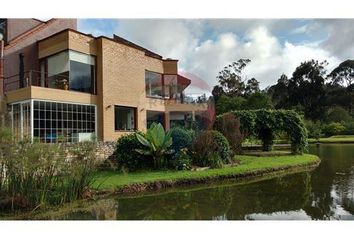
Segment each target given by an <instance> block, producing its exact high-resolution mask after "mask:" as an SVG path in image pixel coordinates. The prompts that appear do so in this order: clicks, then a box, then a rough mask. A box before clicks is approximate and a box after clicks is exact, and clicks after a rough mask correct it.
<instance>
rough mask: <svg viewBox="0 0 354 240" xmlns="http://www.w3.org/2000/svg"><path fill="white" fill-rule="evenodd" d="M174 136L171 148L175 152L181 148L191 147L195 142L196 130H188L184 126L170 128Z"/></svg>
mask: <svg viewBox="0 0 354 240" xmlns="http://www.w3.org/2000/svg"><path fill="white" fill-rule="evenodd" d="M170 131H171V137H172V145H171V148H172V149H173V150H174V151H175V153H176V154H177V153H179V152H180V150H181V149H183V148H186V149H188V150H190V149H191V147H192V144H193V138H194V132H193V130H187V129H184V128H180V127H176V128H173V129H171V130H170Z"/></svg>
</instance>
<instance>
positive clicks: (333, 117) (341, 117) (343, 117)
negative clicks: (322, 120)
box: [326, 106, 352, 123]
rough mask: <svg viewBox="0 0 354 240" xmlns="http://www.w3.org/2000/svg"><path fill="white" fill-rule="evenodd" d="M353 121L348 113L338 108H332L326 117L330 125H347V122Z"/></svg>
mask: <svg viewBox="0 0 354 240" xmlns="http://www.w3.org/2000/svg"><path fill="white" fill-rule="evenodd" d="M351 120H352V117H351V116H350V114H349V113H348V111H347V110H345V109H344V108H342V107H338V106H336V107H332V108H330V109H329V110H328V112H327V116H326V121H327V122H329V123H332V122H337V123H345V122H350V121H351Z"/></svg>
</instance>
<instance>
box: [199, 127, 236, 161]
mask: <svg viewBox="0 0 354 240" xmlns="http://www.w3.org/2000/svg"><path fill="white" fill-rule="evenodd" d="M215 155H217V156H219V157H220V159H221V160H222V163H230V161H231V149H230V145H229V142H228V141H227V139H226V138H225V137H224V135H222V133H220V132H218V131H215V130H209V131H203V132H201V133H200V134H199V135H198V136H197V138H196V140H195V142H194V144H193V163H194V164H196V165H198V166H201V167H206V166H211V165H212V163H211V162H214V160H215V158H216V157H215Z"/></svg>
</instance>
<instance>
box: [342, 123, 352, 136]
mask: <svg viewBox="0 0 354 240" xmlns="http://www.w3.org/2000/svg"><path fill="white" fill-rule="evenodd" d="M344 127H345V130H344V134H346V135H354V122H348V123H345V124H344Z"/></svg>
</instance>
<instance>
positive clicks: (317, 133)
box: [305, 121, 322, 139]
mask: <svg viewBox="0 0 354 240" xmlns="http://www.w3.org/2000/svg"><path fill="white" fill-rule="evenodd" d="M305 125H306V129H307V133H308V136H309V137H310V138H315V139H319V138H320V137H321V134H322V128H321V124H320V123H319V122H317V123H315V122H312V121H306V122H305Z"/></svg>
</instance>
